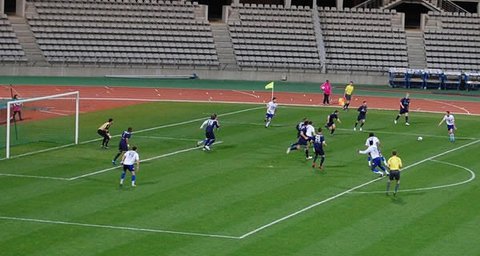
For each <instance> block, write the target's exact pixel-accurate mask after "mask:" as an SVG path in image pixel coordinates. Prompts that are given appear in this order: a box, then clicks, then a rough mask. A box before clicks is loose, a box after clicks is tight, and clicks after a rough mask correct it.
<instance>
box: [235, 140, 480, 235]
mask: <svg viewBox="0 0 480 256" xmlns="http://www.w3.org/2000/svg"><path fill="white" fill-rule="evenodd" d="M478 142H480V140H476V141H472V142H470V143H468V144H465V145H462V146H459V147H456V148H454V149H450V150H447V151H445V152H442V153H440V154H436V155H434V156H431V157H427V158H425V159H423V160H420V161H418V162H416V163H413V164H411V165H409V166H406V167H405V168H403V169H402V171H405V170H407V169H410V168H412V167H414V166H417V165H419V164H422V163H424V162H426V161H429V160H432V159H434V158H437V157H440V156H443V155H446V154H448V153H451V152H454V151H457V150H460V149H462V148H465V147H468V146H471V145H473V144H476V143H478ZM382 178H383V177H379V178H376V179H374V180H371V181H368V182H365V183H363V184H360V185H358V186H355V187H353V188H350V189H347V190H345V191H343V192H341V193H338V194H336V195H334V196H331V197H329V198H327V199H324V200H322V201H319V202H316V203H314V204H311V205H309V206H307V207H305V208H303V209H300V210H298V211H296V212H294V213H291V214H289V215H287V216H285V217H282V218H279V219H277V220H274V221H272V222H270V223H268V224H265V225H263V226H261V227H259V228H256V229H254V230H252V231H250V232H247V233H245V234H243V235H242V236H240V238H241V239H243V238H246V237H248V236H251V235H253V234H255V233H258V232H260V231H262V230H264V229H266V228H269V227H271V226H273V225H275V224H278V223H280V222H282V221H285V220H287V219H290V218H292V217H295V216H297V215H299V214H301V213H303V212H306V211H308V210H310V209H312V208H314V207H316V206H319V205H322V204H324V203H326V202H329V201H332V200H333V199H336V198H339V197H341V196H343V195H345V194H348V193H350V192H352V191H355V190H356V189H359V188H362V187H365V186H367V185H369V184H371V183H373V182H375V181H378V180H381V179H382Z"/></svg>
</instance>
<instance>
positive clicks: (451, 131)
mask: <svg viewBox="0 0 480 256" xmlns="http://www.w3.org/2000/svg"><path fill="white" fill-rule="evenodd" d="M443 122H445V123H446V124H447V130H448V137H449V140H450V142H455V130H456V129H457V127H455V117H454V116H453V115H452V114H450V111H447V113H446V114H445V115H444V116H443V118H442V120H441V121H440V123H438V126H440V125H442V123H443Z"/></svg>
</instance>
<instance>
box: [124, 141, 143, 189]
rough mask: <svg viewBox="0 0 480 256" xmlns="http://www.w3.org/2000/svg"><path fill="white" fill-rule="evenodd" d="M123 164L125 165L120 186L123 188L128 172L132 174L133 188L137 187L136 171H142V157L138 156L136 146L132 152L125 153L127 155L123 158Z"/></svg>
mask: <svg viewBox="0 0 480 256" xmlns="http://www.w3.org/2000/svg"><path fill="white" fill-rule="evenodd" d="M121 164H122V165H123V172H122V175H121V176H120V186H123V181H124V180H125V176H126V174H127V170H128V171H129V172H130V173H131V174H132V187H135V186H136V185H135V181H136V175H135V171H137V172H138V171H140V157H139V156H138V153H137V147H136V146H133V147H132V149H131V150H129V151H127V152H125V154H124V155H123V157H122V162H121ZM135 164H136V167H137V168H135V166H134V165H135Z"/></svg>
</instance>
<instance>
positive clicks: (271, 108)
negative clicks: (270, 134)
mask: <svg viewBox="0 0 480 256" xmlns="http://www.w3.org/2000/svg"><path fill="white" fill-rule="evenodd" d="M277 107H278V104H277V98H276V97H273V98H272V100H271V101H270V102H268V103H267V113H266V114H265V128H268V126H269V125H270V123H271V122H272V118H273V117H274V116H275V112H276V111H277Z"/></svg>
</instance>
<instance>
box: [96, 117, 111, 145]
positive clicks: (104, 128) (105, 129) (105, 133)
mask: <svg viewBox="0 0 480 256" xmlns="http://www.w3.org/2000/svg"><path fill="white" fill-rule="evenodd" d="M112 124H113V118H110V119H108V121H107V122H105V123H104V124H102V125H101V126H100V127H98V130H97V133H98V135H100V136H102V137H103V141H102V148H105V149H107V148H108V142H109V141H110V139H111V138H112V136H110V131H109V130H110V126H112Z"/></svg>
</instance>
